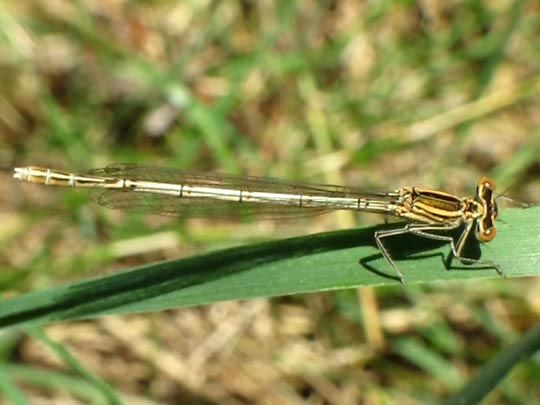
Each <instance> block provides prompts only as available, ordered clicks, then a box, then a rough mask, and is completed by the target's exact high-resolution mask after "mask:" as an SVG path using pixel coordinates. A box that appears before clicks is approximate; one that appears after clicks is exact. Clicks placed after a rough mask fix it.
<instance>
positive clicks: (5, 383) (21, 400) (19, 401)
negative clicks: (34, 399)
mask: <svg viewBox="0 0 540 405" xmlns="http://www.w3.org/2000/svg"><path fill="white" fill-rule="evenodd" d="M0 393H1V394H2V395H0V397H2V396H3V397H4V398H5V399H7V400H9V403H11V404H16V405H28V404H30V402H29V401H28V400H27V398H26V397H25V395H24V393H23V392H22V391H21V390H20V389H19V388H18V387H16V386H15V385H14V384H13V383H12V382H11V378H10V376H9V373H8V372H7V371H6V368H5V364H0Z"/></svg>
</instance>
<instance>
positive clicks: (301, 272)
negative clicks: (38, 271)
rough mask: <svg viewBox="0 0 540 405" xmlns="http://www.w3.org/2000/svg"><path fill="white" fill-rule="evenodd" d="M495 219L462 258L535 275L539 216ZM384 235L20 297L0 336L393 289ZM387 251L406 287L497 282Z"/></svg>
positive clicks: (230, 255) (268, 249) (413, 245)
mask: <svg viewBox="0 0 540 405" xmlns="http://www.w3.org/2000/svg"><path fill="white" fill-rule="evenodd" d="M503 214H504V215H503V216H502V221H499V223H498V224H499V227H498V235H497V237H496V238H495V240H494V241H493V242H491V243H490V244H488V245H484V246H481V247H480V246H478V249H476V250H475V251H473V252H470V254H471V255H472V257H474V256H475V255H476V254H480V253H481V259H482V260H491V261H495V262H497V263H499V264H500V266H501V269H503V271H504V272H505V273H506V274H507V275H508V276H510V277H516V276H527V275H538V274H540V266H538V263H539V262H540V208H531V209H508V210H505V211H504V212H503ZM397 226H400V225H397ZM389 227H396V224H391V225H383V226H378V227H372V228H365V229H354V230H346V231H338V232H329V233H321V234H315V235H309V236H303V237H297V238H290V239H284V240H278V241H273V242H267V243H262V244H254V245H248V246H241V247H236V248H231V249H226V250H221V251H217V252H212V253H208V254H205V255H199V256H193V257H188V258H184V259H180V260H174V261H168V262H160V263H154V264H150V265H147V266H144V267H140V268H136V269H133V270H130V271H126V272H122V273H118V274H114V275H111V276H106V277H102V278H97V279H93V280H89V281H84V282H80V283H77V284H73V285H67V286H60V287H57V288H53V289H49V290H44V291H38V292H34V293H30V294H25V295H22V296H20V297H17V298H14V299H10V300H5V301H4V302H3V305H2V306H1V307H0V326H13V325H19V324H23V323H36V322H38V323H48V322H54V321H66V320H72V319H81V318H91V317H97V316H100V315H105V314H125V313H134V312H148V311H158V310H163V309H168V308H177V307H185V306H193V305H201V304H207V303H211V302H215V301H223V300H233V299H248V298H255V297H271V296H280V295H290V294H300V293H309V292H317V291H327V290H334V289H342V288H355V287H361V286H375V285H383V284H390V285H399V283H398V281H397V280H396V278H395V274H394V273H393V272H392V270H391V268H389V265H388V263H386V262H385V261H384V260H383V259H382V258H381V255H380V253H379V251H378V250H377V248H376V247H375V243H374V239H373V233H374V232H375V231H376V230H377V229H381V228H389ZM387 246H388V248H389V250H390V251H391V252H392V255H393V257H394V259H396V261H398V264H399V266H400V267H401V269H402V270H403V272H404V274H405V278H406V281H407V282H408V283H418V282H431V281H444V280H455V279H470V278H486V277H497V274H496V272H495V271H494V270H493V269H492V268H475V266H465V265H461V264H460V263H458V262H457V261H456V260H454V261H453V263H452V267H451V268H450V269H446V264H445V263H447V260H446V258H447V256H448V253H449V246H448V244H445V243H442V242H439V241H433V240H427V239H423V238H419V237H414V236H410V235H403V236H400V237H395V238H393V239H392V240H389V241H388V243H387Z"/></svg>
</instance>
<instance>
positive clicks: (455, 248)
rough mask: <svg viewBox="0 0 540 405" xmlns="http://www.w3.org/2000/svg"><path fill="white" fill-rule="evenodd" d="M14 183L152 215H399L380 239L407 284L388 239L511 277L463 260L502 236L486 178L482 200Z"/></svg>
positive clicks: (134, 174)
mask: <svg viewBox="0 0 540 405" xmlns="http://www.w3.org/2000/svg"><path fill="white" fill-rule="evenodd" d="M14 177H15V178H16V179H18V180H21V181H26V182H30V183H38V184H45V185H50V186H68V187H81V188H90V189H92V190H93V191H94V195H95V197H96V200H97V202H98V203H99V204H101V205H103V206H105V207H108V208H113V209H122V210H127V211H130V212H142V213H148V214H160V215H172V216H183V217H194V216H199V217H215V216H224V215H225V216H226V215H228V213H232V212H235V213H236V212H240V213H244V214H249V215H257V216H264V217H280V218H283V217H295V216H299V215H315V214H322V213H325V212H329V211H334V210H352V211H365V212H373V213H380V214H385V215H392V216H394V217H398V218H404V219H406V220H408V221H409V223H408V224H407V225H405V226H404V227H401V228H397V229H385V230H379V231H376V232H375V234H374V238H375V242H376V244H377V246H378V248H379V250H380V252H381V253H382V255H383V257H384V258H385V259H386V260H387V261H388V263H389V264H390V265H391V266H392V268H393V269H394V270H395V271H396V273H397V274H398V276H399V279H400V280H401V281H402V282H403V281H404V276H403V273H402V272H401V270H400V269H399V267H398V266H397V264H396V263H395V262H394V260H393V259H392V257H391V256H390V253H389V251H388V249H387V248H386V247H385V245H384V243H383V240H384V239H385V238H388V237H391V236H397V235H402V234H412V235H416V236H420V237H424V238H429V239H435V240H439V241H443V242H447V243H449V244H450V246H451V250H452V255H453V257H455V258H457V259H458V260H460V261H461V262H462V263H480V264H482V265H484V266H488V267H493V268H494V269H495V270H496V271H497V272H498V273H499V274H500V275H501V276H503V273H502V271H501V270H500V268H499V266H498V264H497V263H494V262H486V261H479V260H477V259H472V258H467V257H464V256H463V250H464V247H465V245H466V242H467V241H468V240H469V237H470V235H471V233H472V231H473V229H474V233H475V236H476V239H477V240H478V241H480V242H489V241H491V240H493V238H494V237H495V235H496V231H495V220H496V218H497V203H496V201H495V183H494V182H493V180H490V179H488V178H486V177H482V178H481V179H480V180H479V181H478V184H477V186H476V195H475V197H474V198H469V197H458V196H455V195H452V194H448V193H445V192H442V191H437V190H430V189H424V188H417V187H401V188H398V189H396V190H394V191H391V192H381V193H372V192H369V193H368V192H364V191H361V190H358V189H355V188H349V187H343V186H333V185H324V184H308V183H305V184H304V183H294V182H288V181H283V180H275V179H270V178H264V177H235V176H228V175H223V174H201V173H190V172H183V171H180V170H176V169H167V168H159V167H145V166H138V165H130V164H125V165H124V164H118V165H111V166H108V167H105V168H101V169H93V170H91V171H90V172H89V174H86V175H79V174H75V173H69V172H64V171H58V170H53V169H47V168H41V167H35V166H29V167H18V168H15V173H14ZM460 227H463V231H462V232H461V234H460V236H459V238H458V239H457V241H455V240H454V238H453V237H452V236H449V235H448V234H444V233H445V232H447V231H451V230H454V229H457V228H460ZM440 232H442V233H443V234H441V233H440Z"/></svg>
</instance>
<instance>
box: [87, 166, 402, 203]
mask: <svg viewBox="0 0 540 405" xmlns="http://www.w3.org/2000/svg"><path fill="white" fill-rule="evenodd" d="M90 174H92V175H96V176H103V177H118V178H128V179H131V180H146V181H157V182H163V183H175V184H188V185H198V186H209V187H211V186H215V187H217V186H219V187H223V188H233V189H241V190H250V191H268V192H289V193H297V194H309V195H325V196H333V197H358V198H361V197H377V198H379V199H381V198H387V199H391V198H392V197H391V196H390V194H389V193H377V192H365V191H360V190H357V189H354V188H350V187H343V186H336V185H328V184H310V183H305V184H303V183H295V182H289V181H284V180H276V179H271V178H266V177H255V176H246V177H237V176H231V175H227V174H221V173H198V172H189V171H182V170H178V169H172V168H163V167H152V166H139V165H134V164H113V165H110V166H107V167H104V168H100V169H93V170H91V171H90Z"/></svg>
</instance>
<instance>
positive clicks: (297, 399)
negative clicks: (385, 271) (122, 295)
mask: <svg viewBox="0 0 540 405" xmlns="http://www.w3.org/2000/svg"><path fill="white" fill-rule="evenodd" d="M539 17H540V5H539V4H538V2H534V1H524V0H523V1H505V0H498V1H497V0H492V1H453V2H434V1H422V2H412V1H395V2H391V1H380V2H356V1H352V0H338V1H318V2H315V1H303V2H288V1H278V2H271V1H266V0H261V1H258V2H250V1H235V2H232V1H231V2H215V1H210V0H200V1H180V2H175V1H170V0H154V1H146V2H143V1H120V0H94V1H82V0H81V1H77V2H69V1H63V0H53V1H47V2H44V1H30V0H28V1H21V2H9V3H8V2H2V3H1V4H0V75H1V80H0V163H1V165H2V167H4V168H6V171H5V172H4V173H2V180H1V182H0V188H1V189H0V191H1V193H0V203H1V205H0V224H1V226H0V269H1V271H0V285H1V286H2V290H3V296H4V297H9V296H13V295H16V294H19V293H21V292H24V291H35V290H39V289H43V288H46V287H50V286H52V285H58V284H61V283H65V282H68V281H73V280H80V279H83V278H88V277H91V276H93V275H97V274H105V273H109V272H114V271H120V270H122V269H124V268H127V267H131V266H134V265H139V264H144V263H149V262H154V261H158V260H164V259H169V258H177V257H181V256H187V255H190V254H195V253H197V252H202V251H210V250H214V249H218V248H221V247H226V246H233V245H240V244H245V243H249V242H253V241H258V240H268V239H274V238H280V237H285V236H292V235H303V234H309V233H315V232H319V231H324V230H332V229H339V228H343V227H354V226H362V225H367V224H372V223H377V222H380V221H382V218H378V217H373V216H365V215H354V216H352V215H350V213H345V214H336V215H328V216H325V217H320V218H317V219H315V220H310V221H305V220H300V221H298V222H289V223H286V224H283V223H273V222H270V221H264V222H259V223H235V222H232V221H226V220H225V221H223V222H222V223H215V222H213V221H205V220H190V221H176V220H171V219H168V218H159V217H141V216H127V215H125V214H122V213H118V212H109V211H106V210H104V209H101V208H100V207H98V206H96V205H93V204H88V203H87V202H88V201H87V200H88V198H87V196H86V194H85V193H80V192H73V191H71V190H59V189H54V190H51V189H46V188H39V187H33V186H31V185H23V184H17V183H15V182H14V181H12V180H11V178H10V176H11V174H10V172H9V170H10V168H11V167H13V166H16V165H25V164H34V165H46V166H53V167H56V168H60V169H69V170H73V171H85V170H87V169H89V168H92V167H100V166H104V165H107V164H109V163H113V162H133V163H139V164H151V165H163V166H171V167H177V168H186V169H196V170H214V171H222V172H228V173H239V174H242V173H249V174H252V175H265V176H273V177H282V178H287V179H302V180H311V181H316V182H327V183H340V184H347V185H352V186H361V187H363V188H366V189H381V190H386V189H393V188H395V187H397V186H401V185H422V186H431V187H437V188H442V189H445V190H448V191H451V192H455V193H459V194H462V195H469V194H472V192H473V190H474V186H475V183H476V180H477V179H478V178H479V176H481V175H488V176H491V177H493V178H495V180H496V181H497V182H498V185H499V187H500V190H506V189H510V192H509V194H510V195H512V196H515V197H517V198H520V199H523V200H528V201H539V200H540V181H539V180H538V172H539V169H540V166H539V162H538V156H539V151H540V137H539V136H538V135H539V132H538V127H539V125H538V124H539V121H540V108H539V103H538V101H539V95H540V76H539V73H540V49H539V46H538V41H537V40H536V39H537V38H539V35H540V18H539ZM483 248H484V249H489V245H487V246H485V247H483ZM353 259H354V260H356V258H353ZM359 271H362V269H361V268H359ZM441 271H444V269H443V268H441ZM538 297H540V283H539V282H538V280H537V279H532V278H529V279H514V280H489V281H485V280H482V281H476V282H475V281H469V282H466V283H462V282H460V283H457V282H456V283H448V284H437V285H425V286H408V287H405V288H403V287H401V286H397V287H395V288H383V289H377V290H368V289H366V290H362V291H341V292H337V293H334V292H330V293H325V294H312V295H307V296H295V297H285V298H278V299H272V300H257V301H250V302H226V303H221V304H216V305H211V306H207V307H203V308H195V309H187V310H186V309H184V310H178V311H167V312H164V313H156V314H150V315H140V316H129V317H121V318H120V317H109V318H104V319H101V320H97V321H93V322H90V321H88V322H77V323H70V324H62V325H55V326H50V327H47V328H45V331H46V333H47V335H48V336H49V338H50V339H52V340H54V341H55V342H57V343H60V345H61V346H60V347H62V348H63V349H65V350H68V351H69V352H70V353H71V354H72V355H73V356H74V357H75V358H76V359H77V361H78V362H79V363H80V364H82V365H84V367H85V368H86V369H87V370H88V371H89V372H91V373H93V375H95V376H97V377H98V378H101V379H103V380H105V381H106V382H107V383H108V384H109V385H110V386H111V387H113V388H114V390H115V392H116V393H117V394H118V396H119V397H121V398H122V399H123V400H125V401H126V402H128V403H220V404H224V403H230V404H242V403H246V404H247V403H261V404H274V403H276V404H277V403H287V404H288V403H312V404H355V403H396V402H399V403H411V404H414V403H423V402H433V401H435V400H436V398H440V397H442V396H445V395H448V394H449V393H451V392H453V391H455V390H456V389H458V388H459V387H461V386H462V385H463V384H464V383H465V382H466V381H467V380H468V379H469V378H470V377H471V376H472V375H473V374H474V372H475V370H477V369H478V368H479V367H480V366H481V365H482V364H484V363H485V362H486V361H487V360H488V359H489V358H491V357H492V356H493V355H494V354H495V353H497V352H498V351H499V350H501V348H503V347H505V346H506V345H508V344H509V343H510V342H512V341H513V340H514V339H516V338H517V337H519V336H520V335H521V334H522V333H523V332H524V331H525V330H527V329H528V328H530V327H531V326H532V325H533V324H534V323H535V322H536V321H537V319H538V315H539V313H540V300H539V298H538ZM32 336H33V337H32V338H29V337H26V336H24V335H20V334H17V333H7V332H6V333H4V334H3V335H2V336H1V338H2V344H1V345H0V347H2V357H3V358H4V359H6V363H5V364H6V365H7V366H6V368H5V370H4V372H3V373H2V374H7V376H8V377H6V379H7V378H11V379H12V380H13V381H15V382H16V383H17V386H18V387H19V388H20V389H21V390H22V392H24V394H25V395H26V396H27V398H29V401H30V402H34V403H45V401H49V402H50V403H74V402H78V401H81V402H84V398H86V399H87V400H89V399H88V398H91V395H90V394H88V390H90V388H88V387H87V389H86V391H85V389H83V388H84V387H83V386H84V384H85V383H88V379H87V378H85V377H84V376H82V377H79V378H77V379H76V380H77V381H78V383H79V384H80V386H79V385H77V384H75V382H71V383H69V384H67V383H66V382H63V383H62V381H64V380H62V379H61V378H60V376H62V377H64V378H65V377H67V376H71V373H70V370H71V369H70V367H71V366H70V363H69V361H66V359H65V357H63V356H61V355H59V354H58V352H57V351H56V352H55V351H54V350H53V351H51V350H47V349H46V348H45V347H46V345H45V346H44V345H43V339H41V340H40V339H36V337H35V336H34V335H32ZM43 370H45V371H46V372H45V373H42V371H43ZM539 376H540V363H539V361H538V358H533V359H531V361H529V362H527V363H526V364H523V365H521V366H520V367H519V368H517V369H515V370H514V371H513V372H512V373H511V374H510V376H509V377H508V378H507V379H506V380H505V382H504V383H503V384H501V386H499V387H498V389H497V391H496V393H493V395H492V397H491V398H490V400H489V401H491V402H488V403H501V402H503V403H526V402H529V401H531V398H540V389H539V387H538V384H537V381H538V378H539ZM0 377H2V376H0ZM0 380H2V381H4V378H3V377H2V378H0ZM21 381H22V382H25V383H24V384H23V385H18V383H19V382H21ZM90 385H91V384H90ZM81 387H82V388H81ZM84 392H86V394H84ZM85 395H86V396H85ZM81 398H83V399H81Z"/></svg>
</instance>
